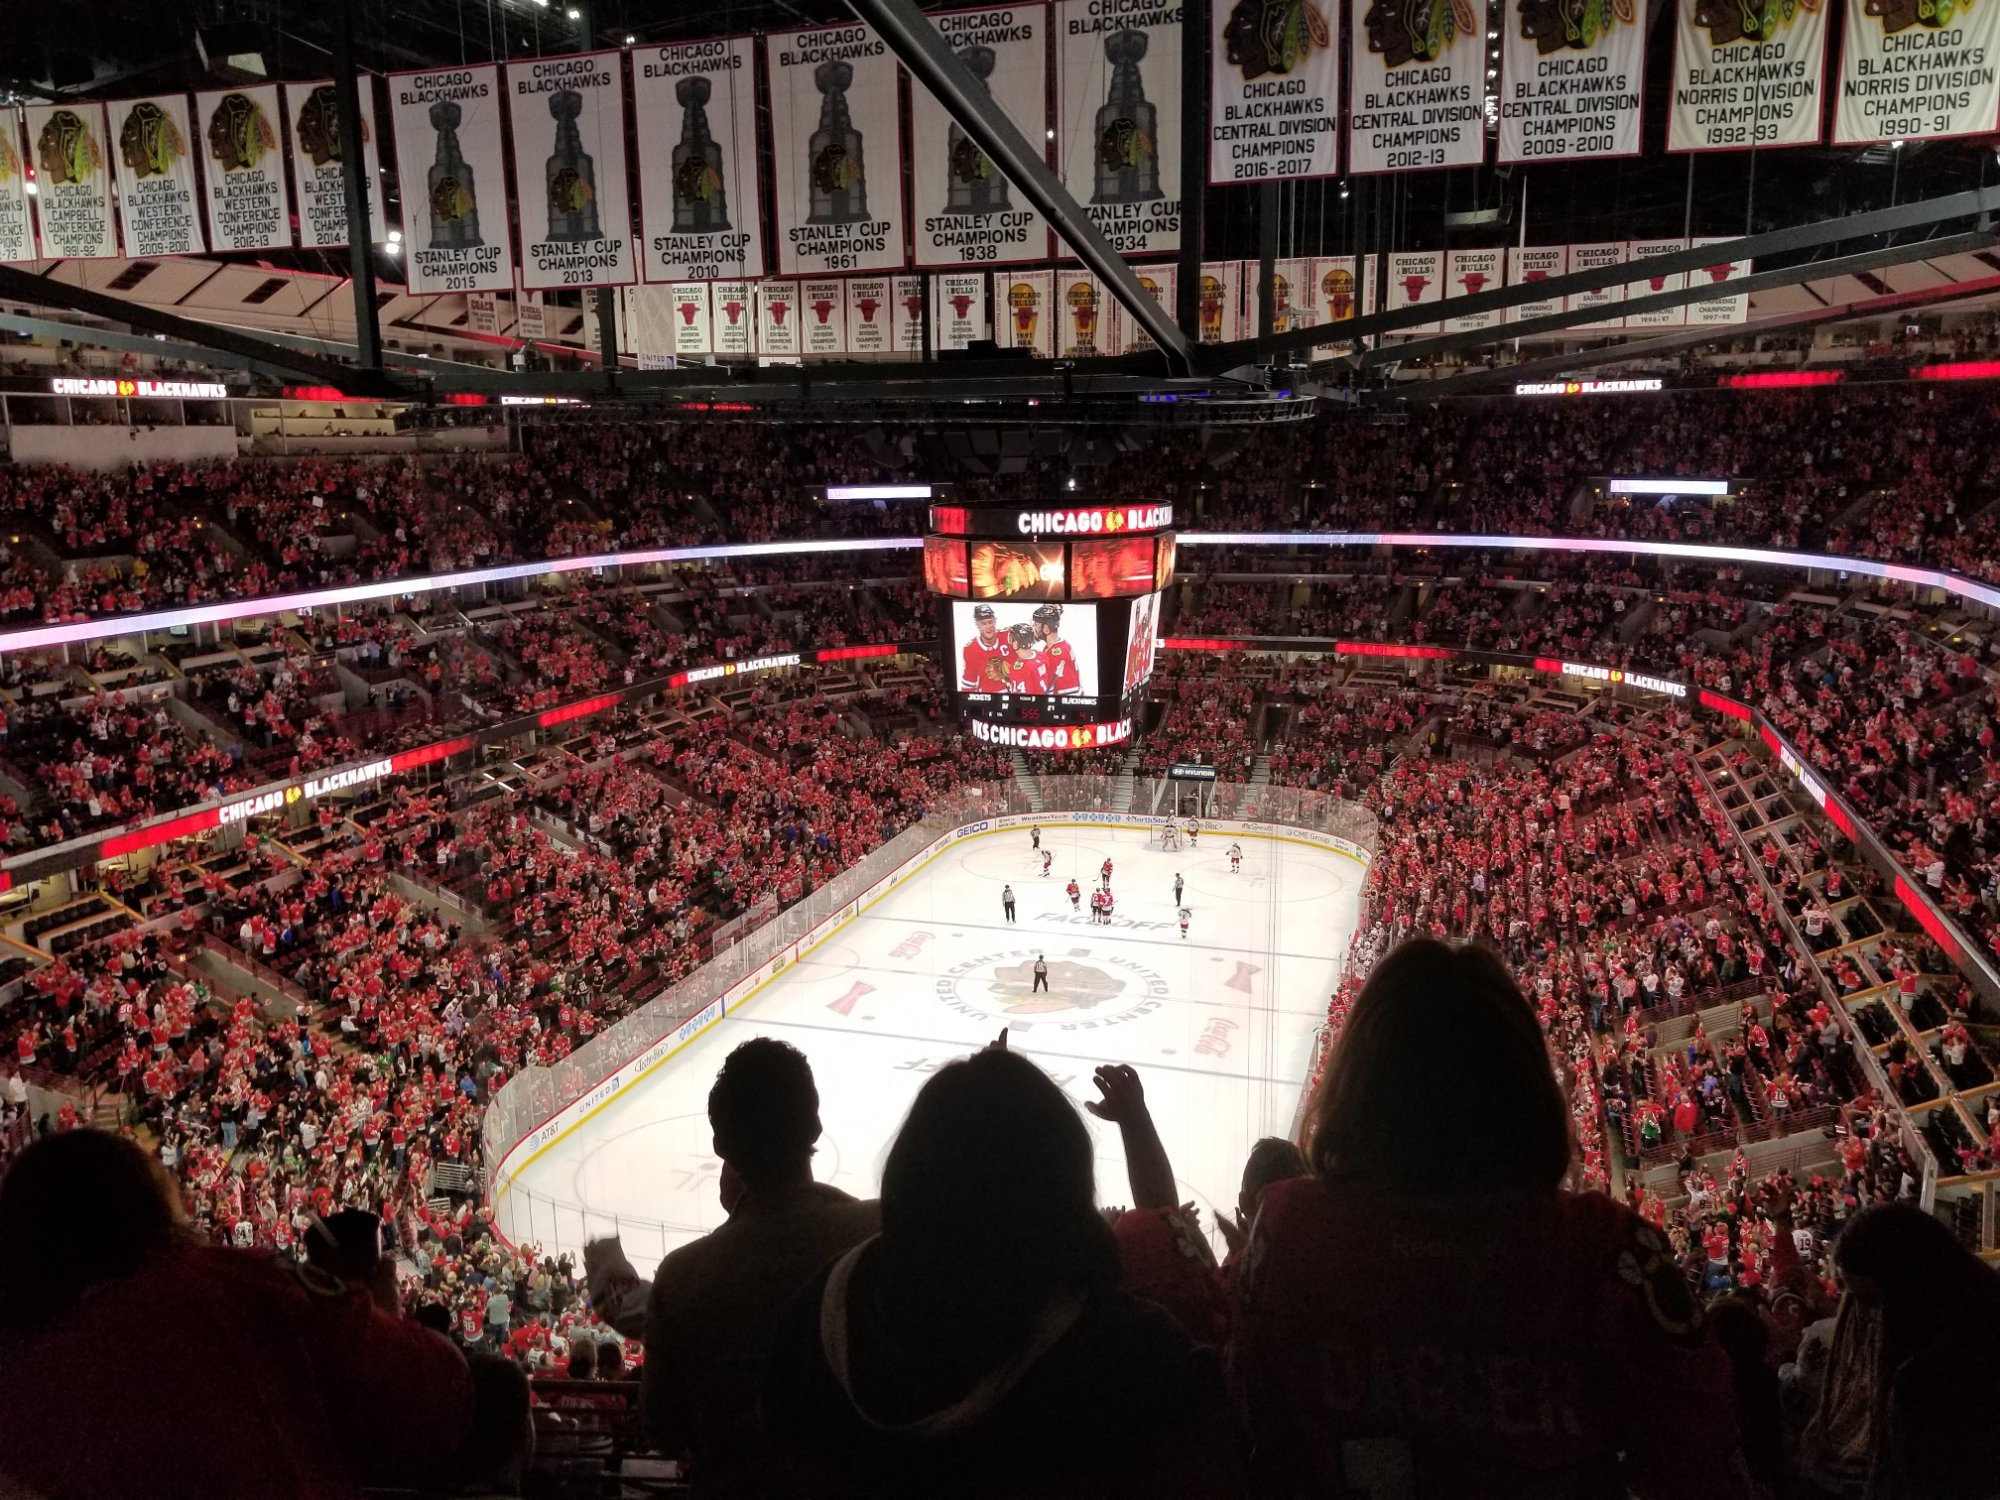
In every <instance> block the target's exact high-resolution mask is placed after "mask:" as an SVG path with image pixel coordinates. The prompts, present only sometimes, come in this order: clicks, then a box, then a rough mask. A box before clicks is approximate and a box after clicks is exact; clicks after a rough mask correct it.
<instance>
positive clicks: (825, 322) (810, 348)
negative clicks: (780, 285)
mask: <svg viewBox="0 0 2000 1500" xmlns="http://www.w3.org/2000/svg"><path fill="white" fill-rule="evenodd" d="M799 328H800V336H801V337H802V338H803V339H804V340H805V352H806V353H807V354H845V353H846V352H847V305H846V297H845V295H844V294H843V292H842V290H841V286H840V282H839V281H838V280H834V281H808V282H807V283H806V284H805V285H804V286H802V287H800V288H799Z"/></svg>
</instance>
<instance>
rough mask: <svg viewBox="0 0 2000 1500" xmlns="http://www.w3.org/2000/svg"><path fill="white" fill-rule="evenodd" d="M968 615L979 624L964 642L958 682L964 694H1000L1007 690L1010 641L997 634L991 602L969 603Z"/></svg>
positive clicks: (1012, 653)
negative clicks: (976, 633)
mask: <svg viewBox="0 0 2000 1500" xmlns="http://www.w3.org/2000/svg"><path fill="white" fill-rule="evenodd" d="M972 618H973V622H974V623H975V624H977V625H978V627H979V635H978V638H977V639H975V640H970V641H967V642H966V643H965V651H964V653H963V657H962V659H961V661H960V663H959V672H958V685H959V687H960V688H961V689H963V690H964V691H966V692H968V693H1004V692H1006V691H1008V680H1009V673H1008V669H1009V666H1010V663H1011V661H1012V659H1013V655H1014V647H1013V643H1012V642H1011V641H1010V640H1009V639H1008V638H1007V637H1006V636H1004V635H1002V634H1001V633H1000V626H999V624H998V618H999V617H998V616H996V615H995V614H994V613H993V606H992V605H990V604H975V605H973V606H972Z"/></svg>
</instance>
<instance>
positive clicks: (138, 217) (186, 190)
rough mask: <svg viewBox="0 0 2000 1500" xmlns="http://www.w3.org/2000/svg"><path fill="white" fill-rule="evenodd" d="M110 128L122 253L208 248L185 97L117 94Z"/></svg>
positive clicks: (196, 252)
mask: <svg viewBox="0 0 2000 1500" xmlns="http://www.w3.org/2000/svg"><path fill="white" fill-rule="evenodd" d="M9 123H10V124H11V123H12V122H11V121H10V122H9ZM111 132H112V137H113V139H115V140H116V141H117V143H118V208H119V213H120V216H121V217H122V218H123V219H124V221H125V253H126V254H127V255H199V254H201V253H202V251H203V250H205V249H207V248H208V247H207V245H206V244H205V243H204V241H203V239H202V233H201V210H200V208H199V206H198V205H197V203H196V192H195V181H194V142H193V137H192V135H191V132H190V130H189V127H188V102H187V96H186V95H185V94H160V95H156V96H155V97H153V98H151V99H121V100H119V101H117V102H116V103H114V104H113V105H112V106H111ZM345 212H346V210H345V208H344V207H343V209H342V213H343V214H345Z"/></svg>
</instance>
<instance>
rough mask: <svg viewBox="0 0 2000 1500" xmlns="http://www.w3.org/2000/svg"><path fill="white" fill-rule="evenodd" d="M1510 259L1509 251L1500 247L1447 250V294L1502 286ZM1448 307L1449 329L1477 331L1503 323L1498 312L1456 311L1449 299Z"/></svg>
mask: <svg viewBox="0 0 2000 1500" xmlns="http://www.w3.org/2000/svg"><path fill="white" fill-rule="evenodd" d="M1506 259H1507V252H1506V251H1505V250H1499V249H1494V250H1452V251H1449V252H1447V253H1446V255H1445V258H1444V282H1445V287H1444V294H1445V296H1446V297H1447V298H1451V297H1476V296H1478V295H1479V294H1480V293H1481V292H1491V291H1497V290H1499V287H1500V284H1501V281H1500V278H1501V277H1502V275H1503V274H1504V273H1505V262H1506ZM1444 311H1445V320H1444V331H1445V332H1446V333H1477V332H1479V331H1480V330H1481V329H1485V328H1497V327H1499V326H1500V314H1499V313H1498V312H1493V311H1488V312H1476V313H1457V314H1454V313H1453V312H1452V310H1451V303H1450V302H1449V301H1447V302H1446V303H1445V305H1444Z"/></svg>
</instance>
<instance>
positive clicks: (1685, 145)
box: [1667, 0, 1834, 151]
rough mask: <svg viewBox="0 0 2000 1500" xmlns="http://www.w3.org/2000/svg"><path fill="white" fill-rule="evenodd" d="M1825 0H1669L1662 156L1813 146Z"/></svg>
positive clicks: (1828, 4) (1822, 74)
mask: <svg viewBox="0 0 2000 1500" xmlns="http://www.w3.org/2000/svg"><path fill="white" fill-rule="evenodd" d="M1833 3H1834V0H1755V3H1752V0H1674V96H1673V103H1672V104H1671V105H1670V106H1669V108H1668V110H1667V149H1668V150H1669V151H1737V150H1741V149H1743V148H1744V147H1748V146H1816V145H1818V144H1819V138H1820V114H1821V104H1822V101H1823V100H1824V99H1825V92H1824V88H1825V83H1826V15H1827V12H1828V11H1829V10H1830V9H1832V7H1833Z"/></svg>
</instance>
